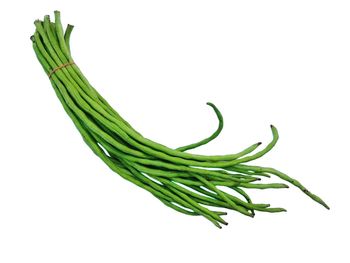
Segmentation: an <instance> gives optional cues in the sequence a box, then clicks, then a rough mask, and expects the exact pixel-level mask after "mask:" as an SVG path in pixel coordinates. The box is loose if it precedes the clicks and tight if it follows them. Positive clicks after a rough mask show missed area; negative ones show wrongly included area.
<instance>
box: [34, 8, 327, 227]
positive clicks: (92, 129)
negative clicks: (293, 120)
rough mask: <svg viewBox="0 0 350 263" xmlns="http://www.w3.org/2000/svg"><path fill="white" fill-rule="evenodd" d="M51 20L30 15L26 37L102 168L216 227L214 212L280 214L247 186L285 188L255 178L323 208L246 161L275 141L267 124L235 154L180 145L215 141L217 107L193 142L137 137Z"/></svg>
mask: <svg viewBox="0 0 350 263" xmlns="http://www.w3.org/2000/svg"><path fill="white" fill-rule="evenodd" d="M54 15H55V19H54V22H52V21H50V17H49V16H48V15H47V16H45V17H44V19H43V21H41V20H36V21H35V22H34V24H35V28H36V30H35V33H34V35H33V36H32V37H31V40H32V44H33V48H34V51H35V54H36V56H37V58H38V60H39V62H40V63H41V65H42V67H43V69H44V71H45V72H46V74H47V76H48V77H49V80H50V81H51V85H52V87H53V89H54V90H55V92H56V95H57V97H58V98H59V100H60V102H61V103H62V105H63V108H64V109H65V111H66V113H67V114H68V115H69V117H70V118H71V119H72V121H73V123H74V124H75V126H76V128H77V129H78V130H79V132H80V134H81V135H82V137H83V139H84V141H85V142H86V144H87V145H88V146H89V147H90V148H91V150H92V151H93V152H94V153H95V154H96V155H97V156H98V157H100V158H101V159H102V161H103V162H105V163H106V164H107V165H108V166H109V167H110V169H112V170H113V171H114V172H116V173H118V174H119V175H120V176H122V177H123V178H124V179H126V180H128V181H130V182H132V183H134V184H135V185H137V186H139V187H141V188H143V189H145V190H147V191H149V192H150V193H151V194H152V195H154V196H155V197H156V198H158V199H159V200H160V201H161V202H162V203H163V204H165V205H166V206H168V207H170V208H172V209H174V210H176V211H178V212H181V213H183V214H187V215H192V216H199V215H200V216H203V217H205V218H206V219H208V220H209V221H211V222H212V223H213V224H214V225H215V226H217V227H219V228H221V225H222V224H225V225H226V224H227V222H226V221H225V220H224V219H223V218H222V216H223V215H226V212H225V211H224V210H226V209H230V210H234V211H237V212H239V213H241V214H243V215H246V216H250V217H253V216H254V215H255V212H256V211H261V212H272V213H274V212H283V211H286V210H285V209H283V208H279V207H270V205H269V204H265V203H255V202H253V201H252V200H251V198H250V197H249V195H248V193H247V192H246V190H247V189H251V188H253V189H272V188H288V185H286V184H284V183H261V182H259V181H261V179H262V178H270V177H271V176H275V177H279V178H280V179H282V180H284V181H286V182H288V183H290V184H292V185H294V186H296V187H298V188H299V189H300V190H301V191H303V192H304V193H305V194H306V195H308V196H309V197H311V198H312V199H313V200H315V201H316V202H318V203H320V204H321V205H323V206H324V207H326V208H329V207H328V206H327V204H326V203H325V202H324V201H322V199H321V198H319V197H318V196H316V195H314V194H313V193H311V192H310V191H308V190H307V189H306V188H305V187H304V186H303V185H302V184H301V183H300V182H299V181H297V180H295V179H293V178H291V177H289V176H288V175H286V174H284V173H282V172H280V171H278V170H276V169H273V168H269V167H261V166H254V165H251V164H248V163H250V162H251V161H254V160H256V159H258V158H260V157H262V156H263V155H265V154H266V153H267V152H269V151H270V150H271V149H272V148H273V147H274V146H275V144H276V142H277V140H278V132H277V129H276V128H275V127H274V126H272V125H271V131H272V135H273V138H272V141H271V142H270V143H269V144H268V145H267V146H266V147H265V148H263V149H262V150H260V151H257V148H258V147H259V146H260V144H261V143H255V144H253V145H251V146H249V147H247V148H246V149H243V150H242V151H241V152H238V153H235V154H228V155H199V154H192V153H188V152H187V151H188V150H191V149H194V148H196V147H199V146H201V145H204V144H206V143H208V142H210V141H212V140H213V139H215V138H216V137H217V136H218V135H219V134H220V132H221V130H222V128H223V118H222V115H221V113H220V111H219V110H218V108H217V107H216V106H215V105H214V104H212V103H208V105H209V106H210V107H212V108H213V110H214V112H215V114H216V116H217V118H218V120H219V126H218V128H217V130H216V131H215V132H214V133H213V134H212V135H211V136H209V137H208V138H205V139H203V140H201V141H199V142H197V143H193V144H190V145H186V146H183V147H179V148H177V149H171V148H169V147H166V146H164V145H162V144H159V143H157V142H155V141H152V140H150V139H148V138H145V137H143V136H142V135H141V134H140V133H139V132H138V131H136V130H135V129H134V128H133V127H132V126H131V125H130V124H129V123H128V122H127V121H126V120H124V119H123V118H122V117H121V116H120V115H119V114H118V112H117V111H115V110H114V109H113V108H112V107H111V106H110V105H109V104H108V102H107V101H106V100H105V99H104V98H103V97H102V96H101V95H100V94H99V93H98V92H97V91H96V90H95V89H94V88H93V86H92V85H91V84H90V83H89V81H88V80H87V79H86V78H85V76H84V75H83V74H82V72H81V71H80V69H79V67H78V66H77V65H76V64H75V63H74V60H73V58H72V56H71V52H70V45H69V41H70V35H71V32H72V30H73V26H72V25H68V26H67V28H66V29H65V30H63V27H62V24H61V18H60V12H59V11H55V13H54Z"/></svg>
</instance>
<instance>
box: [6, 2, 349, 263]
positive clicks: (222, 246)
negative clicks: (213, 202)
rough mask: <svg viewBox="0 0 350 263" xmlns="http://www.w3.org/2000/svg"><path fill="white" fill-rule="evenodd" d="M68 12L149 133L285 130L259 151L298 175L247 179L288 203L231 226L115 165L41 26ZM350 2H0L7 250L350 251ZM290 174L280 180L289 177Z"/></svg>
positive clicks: (54, 258)
mask: <svg viewBox="0 0 350 263" xmlns="http://www.w3.org/2000/svg"><path fill="white" fill-rule="evenodd" d="M91 2H92V3H91ZM55 9H58V10H60V11H61V12H62V20H63V23H71V24H74V25H75V29H74V31H73V34H72V38H71V43H72V44H71V45H72V53H73V56H74V58H75V61H76V63H77V64H78V65H79V66H80V67H81V69H82V71H83V72H84V73H85V74H86V76H87V77H88V78H89V80H90V81H91V83H92V84H93V85H94V86H95V87H96V88H97V89H98V90H99V91H100V92H101V93H102V94H103V95H104V97H105V98H107V99H108V100H109V102H110V103H111V104H112V105H113V106H114V107H115V108H116V109H117V110H118V111H119V112H120V113H121V115H122V116H124V117H125V118H126V119H127V120H128V121H129V122H131V123H132V124H133V126H134V127H135V128H136V129H138V130H139V131H140V132H141V133H142V134H143V135H144V136H146V137H149V138H151V139H154V140H156V141H158V142H161V143H164V144H166V145H168V146H171V147H177V146H180V145H184V144H188V143H191V142H194V141H197V140H198V139H201V138H203V137H205V136H207V135H209V134H210V133H211V132H212V131H213V130H214V129H215V128H216V125H217V123H216V119H215V115H214V114H213V112H212V111H211V109H210V108H209V107H208V106H206V105H205V103H206V102H207V101H211V102H214V103H215V104H216V105H217V106H218V107H219V108H220V109H221V111H222V113H223V115H224V119H225V128H224V131H223V133H222V134H221V135H220V137H219V138H217V139H216V141H214V142H212V143H210V144H209V145H207V146H205V147H202V148H200V149H198V150H196V151H195V152H198V153H205V154H224V153H232V152H237V151H239V150H241V149H242V148H243V147H245V146H247V145H250V144H252V143H255V142H258V141H263V142H264V143H267V142H269V140H270V138H271V134H270V130H269V125H270V124H271V123H272V124H274V125H275V126H276V127H277V128H278V129H279V132H280V141H279V143H278V144H277V146H276V147H275V149H273V150H272V151H271V152H270V153H269V154H268V155H266V156H265V157H264V158H262V159H261V160H257V161H255V162H254V164H259V165H266V166H272V167H275V168H278V169H280V170H282V171H285V172H286V173H288V174H289V175H291V176H293V177H295V178H297V179H299V180H300V181H301V182H302V183H304V184H305V185H306V186H308V187H309V188H310V190H311V191H313V192H315V193H316V194H318V195H320V196H321V197H322V198H324V200H326V201H327V202H328V204H329V205H330V207H331V210H329V211H328V210H326V209H324V208H323V207H321V206H320V205H318V204H317V203H315V202H313V201H312V200H310V199H309V198H308V197H307V196H305V195H303V194H302V193H301V192H300V191H299V190H298V189H295V188H290V189H284V190H265V191H258V190H257V191H250V193H251V195H252V197H253V198H254V200H256V201H258V202H270V203H271V204H272V205H275V206H282V207H285V208H287V209H288V212H287V213H280V214H263V213H258V214H257V215H256V217H255V218H254V219H251V218H247V217H245V216H242V215H240V214H237V213H235V212H230V213H229V215H228V216H226V217H225V219H226V220H227V221H228V222H229V225H228V226H227V227H224V228H223V229H221V230H220V229H217V228H215V227H214V226H213V225H212V224H211V223H210V222H207V221H206V220H205V219H203V218H198V217H190V216H185V215H182V214H179V213H177V212H175V211H172V210H171V209H169V208H167V207H165V206H164V205H163V204H161V203H160V202H159V201H158V200H157V199H155V198H154V197H153V196H152V195H150V194H149V193H148V192H146V191H144V190H142V189H140V188H138V187H136V186H134V185H132V184H131V183H129V182H127V181H124V180H123V179H122V178H121V177H120V176H118V175H117V174H115V173H113V172H112V171H110V170H109V169H108V168H107V166H106V165H105V164H104V163H103V162H101V161H100V160H99V159H98V158H97V157H96V156H94V154H93V153H92V152H91V151H90V149H89V148H88V147H87V146H86V145H85V144H84V143H83V141H82V139H81V137H80V135H79V133H78V132H77V130H76V129H75V127H74V126H73V124H72V123H71V121H70V119H69V118H68V116H67V115H66V114H65V112H64V111H63V109H62V107H61V105H60V103H59V101H58V99H57V98H56V96H55V94H54V91H53V89H52V88H51V86H50V83H49V81H48V79H47V77H46V76H45V74H44V72H43V70H42V69H41V66H40V65H39V63H38V61H37V59H36V57H35V55H34V52H33V50H32V47H31V42H30V40H29V37H30V35H31V34H32V33H33V32H34V25H33V21H34V20H35V19H37V18H41V19H42V18H43V16H44V15H45V14H52V13H53V11H54V10H55ZM349 12H350V6H349V4H348V1H306V0H302V1H191V0H186V1H103V0H98V1H66V0H65V1H57V2H56V1H47V0H42V1H39V0H32V1H24V0H23V1H18V0H17V1H6V2H5V1H2V2H1V4H0V22H1V23H0V24H1V41H0V47H1V48H0V58H1V61H0V69H1V70H0V72H1V79H0V86H1V95H0V100H1V103H0V114H1V130H0V138H1V147H0V149H1V151H0V163H1V165H0V262H2V263H10V262H21V263H23V262H36V263H40V262H50V263H51V262H270V263H272V262H281V261H282V262H349V254H348V252H347V251H346V249H347V247H348V245H346V244H347V243H349V234H350V233H349V220H350V217H349V215H348V210H349V201H350V198H349V186H350V184H349V183H350V179H349V178H350V175H349V168H348V166H349V146H350V143H349V133H350V125H349V110H350V106H349V94H348V90H349V84H350V79H349V71H350V51H349V50H350V35H349V29H350V16H349ZM277 181H278V180H277Z"/></svg>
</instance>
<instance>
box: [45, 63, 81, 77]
mask: <svg viewBox="0 0 350 263" xmlns="http://www.w3.org/2000/svg"><path fill="white" fill-rule="evenodd" d="M74 64H75V63H74V61H71V62H67V63H65V64H62V65H60V66H58V67H56V68H54V69H53V70H51V72H50V73H49V79H50V78H51V77H52V75H53V74H54V73H55V72H56V71H57V70H60V69H63V68H65V67H68V66H71V65H74Z"/></svg>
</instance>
